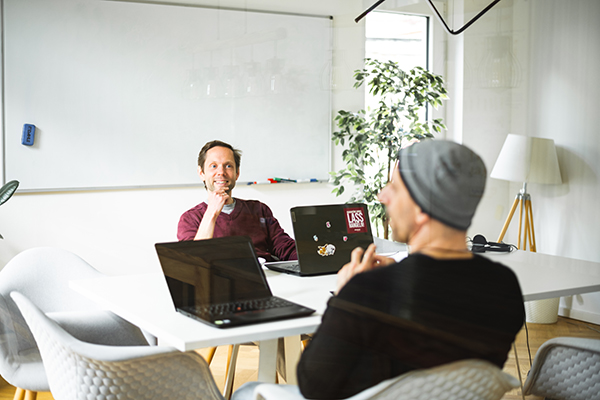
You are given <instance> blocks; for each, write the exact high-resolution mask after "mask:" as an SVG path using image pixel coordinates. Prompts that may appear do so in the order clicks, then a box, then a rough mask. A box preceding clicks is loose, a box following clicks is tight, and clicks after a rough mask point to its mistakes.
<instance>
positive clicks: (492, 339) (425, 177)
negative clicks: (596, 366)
mask: <svg viewBox="0 0 600 400" xmlns="http://www.w3.org/2000/svg"><path fill="white" fill-rule="evenodd" d="M485 180H486V169H485V165H484V164H483V161H482V160H481V158H480V157H479V156H477V155H476V154H475V153H474V152H472V151H471V150H469V149H468V148H466V147H465V146H462V145H459V144H456V143H454V142H449V141H440V140H435V141H434V140H425V141H422V142H420V143H416V144H414V145H412V146H410V147H408V148H406V149H403V150H401V151H400V152H399V160H398V164H397V167H396V168H395V170H394V176H393V179H392V181H391V182H390V183H389V184H388V185H387V186H386V187H385V188H384V189H383V190H382V192H381V193H380V195H379V199H380V201H381V202H382V203H383V204H385V205H386V207H387V213H388V216H389V219H390V224H391V226H392V230H393V236H394V239H395V240H396V241H399V242H403V243H407V244H408V245H409V248H410V255H409V256H408V257H407V258H405V259H404V260H402V261H401V262H399V263H396V262H395V261H394V260H392V259H389V258H385V257H382V256H379V255H376V254H375V246H374V245H371V246H370V247H369V248H368V249H367V250H366V251H363V250H362V249H360V248H358V249H356V250H354V252H353V253H352V259H351V261H350V263H348V264H347V265H345V266H344V267H343V268H342V269H341V270H340V272H339V273H338V287H337V291H336V296H334V297H332V298H331V299H330V301H329V303H328V307H327V310H326V311H325V314H324V315H323V320H322V323H321V325H320V327H319V329H318V330H317V332H316V333H315V335H314V337H313V339H312V341H311V343H310V344H309V345H308V346H307V348H306V350H305V351H304V353H303V355H302V357H301V359H300V363H299V365H298V382H299V387H300V391H301V392H302V394H303V395H304V396H305V397H307V398H310V399H342V398H346V397H349V396H352V395H355V394H356V393H359V392H360V391H362V390H364V389H367V388H369V387H371V386H373V385H375V384H377V383H379V382H381V381H383V380H385V379H388V378H392V377H395V376H398V375H401V374H403V373H405V372H408V371H411V370H414V369H419V368H429V367H434V366H437V365H441V364H445V363H449V362H452V361H456V360H461V359H467V358H479V359H484V360H488V361H490V362H492V363H494V364H496V365H497V366H498V367H500V368H501V367H502V366H503V365H504V363H505V361H506V359H507V355H508V352H509V350H510V346H511V344H512V342H513V341H514V339H515V336H516V334H517V333H518V332H519V330H520V329H521V326H522V324H523V321H524V309H523V299H522V294H521V289H520V286H519V283H518V281H517V278H516V276H515V275H514V273H513V272H512V271H511V270H510V269H508V268H507V267H505V266H503V265H501V264H499V263H495V262H492V261H490V260H488V259H486V258H485V257H482V256H478V255H474V254H472V253H471V252H470V251H469V250H468V248H467V246H466V230H467V228H468V227H469V226H470V224H471V219H472V217H473V215H474V213H475V209H476V207H477V205H478V203H479V200H480V199H481V196H482V195H483V191H484V188H485Z"/></svg>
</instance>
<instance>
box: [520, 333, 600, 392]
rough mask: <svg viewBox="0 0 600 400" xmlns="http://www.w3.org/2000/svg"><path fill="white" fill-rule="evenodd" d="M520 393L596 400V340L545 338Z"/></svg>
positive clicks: (599, 368) (599, 364)
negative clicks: (545, 340)
mask: <svg viewBox="0 0 600 400" xmlns="http://www.w3.org/2000/svg"><path fill="white" fill-rule="evenodd" d="M523 393H524V394H525V395H531V394H534V395H537V396H543V397H546V398H549V399H553V400H600V340H598V339H582V338H568V337H560V338H554V339H550V340H548V341H547V342H545V343H544V344H543V345H542V346H541V347H540V348H539V350H538V352H537V354H536V356H535V359H534V361H533V365H532V367H531V370H530V371H529V375H528V377H527V380H526V381H525V384H524V386H523Z"/></svg>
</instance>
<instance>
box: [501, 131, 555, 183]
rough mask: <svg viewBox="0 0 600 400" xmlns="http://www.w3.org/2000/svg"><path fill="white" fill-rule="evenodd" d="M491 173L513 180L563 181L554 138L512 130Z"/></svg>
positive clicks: (534, 181)
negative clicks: (538, 136) (521, 133)
mask: <svg viewBox="0 0 600 400" xmlns="http://www.w3.org/2000/svg"><path fill="white" fill-rule="evenodd" d="M490 177H491V178H496V179H502V180H505V181H514V182H527V183H544V184H560V183H562V178H561V176H560V169H559V167H558V157H557V156H556V149H555V147H554V140H552V139H542V138H535V137H529V136H522V135H515V134H513V133H509V134H508V136H506V140H505V141H504V145H503V146H502V150H500V154H499V155H498V159H497V160H496V164H495V165H494V168H493V169H492V173H491V174H490Z"/></svg>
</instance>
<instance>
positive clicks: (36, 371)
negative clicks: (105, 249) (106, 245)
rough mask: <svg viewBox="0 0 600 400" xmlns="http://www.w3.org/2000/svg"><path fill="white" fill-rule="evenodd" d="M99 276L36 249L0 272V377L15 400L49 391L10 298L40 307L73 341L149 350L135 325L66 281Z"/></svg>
mask: <svg viewBox="0 0 600 400" xmlns="http://www.w3.org/2000/svg"><path fill="white" fill-rule="evenodd" d="M101 276H103V274H101V273H100V272H98V271H97V270H96V269H94V268H93V267H92V266H91V265H89V264H88V263H86V262H85V261H84V260H82V259H81V258H80V257H78V256H76V255H75V254H73V253H70V252H68V251H66V250H62V249H58V248H52V247H40V248H34V249H30V250H26V251H24V252H22V253H20V254H18V255H17V256H15V257H14V258H13V259H12V260H11V261H10V262H8V264H6V266H5V267H4V268H3V269H2V270H1V271H0V375H2V377H3V378H4V379H5V380H6V381H7V382H8V383H10V384H11V385H13V386H15V387H17V392H16V394H15V399H16V400H17V399H23V397H25V396H26V397H27V398H35V397H36V395H37V392H47V391H49V390H50V387H49V385H48V379H47V378H46V372H45V370H44V367H43V365H42V358H41V356H40V353H39V350H38V348H37V345H36V343H35V340H34V339H33V336H32V334H31V331H30V330H29V328H28V327H27V324H26V323H25V320H24V319H23V317H22V315H21V313H20V311H19V309H18V308H17V306H16V304H15V303H14V302H13V300H12V299H11V297H10V296H9V294H10V293H11V292H12V291H15V290H16V291H19V292H21V293H23V294H24V295H26V296H27V297H29V298H31V299H33V300H34V301H35V302H36V303H37V304H40V305H41V307H42V309H43V311H44V312H47V313H49V315H51V316H52V318H54V319H56V320H57V321H58V322H59V324H60V325H61V326H63V327H64V328H65V329H66V330H67V331H68V332H69V333H71V334H72V335H73V336H75V337H77V338H79V339H80V340H84V341H87V342H91V343H100V344H110V345H148V340H146V338H145V337H144V335H143V333H142V332H141V331H140V330H139V329H138V328H137V327H135V326H134V325H132V324H130V323H128V322H127V321H125V320H123V319H121V318H119V317H117V316H116V315H115V314H113V313H110V312H108V311H103V310H100V309H99V308H98V306H97V305H96V304H94V303H93V302H91V301H90V300H87V299H85V298H84V297H83V296H80V295H79V294H78V293H76V292H75V291H73V290H72V289H70V288H69V280H72V279H92V278H98V277H101Z"/></svg>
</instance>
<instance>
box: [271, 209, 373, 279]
mask: <svg viewBox="0 0 600 400" xmlns="http://www.w3.org/2000/svg"><path fill="white" fill-rule="evenodd" d="M290 214H291V216H292V224H293V226H294V236H295V239H296V253H297V254H298V260H296V261H280V262H267V263H265V264H264V265H265V266H266V267H267V268H269V269H272V270H274V271H279V272H285V273H289V274H294V275H300V276H310V275H323V274H335V273H337V272H338V271H339V270H340V268H342V267H343V266H344V264H346V263H347V262H349V261H350V254H351V253H352V250H354V249H355V248H356V247H362V248H363V249H366V248H367V247H368V246H369V245H370V244H371V243H373V233H372V232H371V224H370V222H369V211H368V209H367V206H366V205H365V204H360V203H349V204H332V205H319V206H303V207H294V208H292V209H291V210H290Z"/></svg>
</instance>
